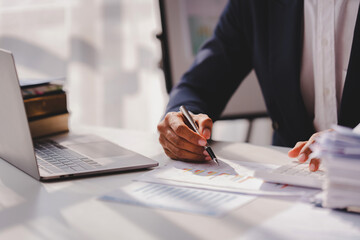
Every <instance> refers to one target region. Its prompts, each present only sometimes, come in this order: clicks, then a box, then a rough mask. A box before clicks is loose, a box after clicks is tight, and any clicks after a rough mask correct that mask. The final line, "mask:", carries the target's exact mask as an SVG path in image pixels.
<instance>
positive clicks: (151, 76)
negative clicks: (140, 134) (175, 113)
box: [0, 0, 167, 131]
mask: <svg viewBox="0 0 360 240" xmlns="http://www.w3.org/2000/svg"><path fill="white" fill-rule="evenodd" d="M157 3H158V2H157V1H154V0H1V1H0V47H1V48H4V49H8V50H10V51H12V52H13V54H14V57H15V62H16V64H17V69H18V75H19V77H20V78H57V77H66V85H65V87H66V90H67V92H68V105H69V106H68V108H69V110H70V112H71V117H70V126H74V125H76V124H89V125H99V126H108V127H121V128H129V129H138V130H146V131H151V130H154V129H156V124H157V122H158V121H159V119H160V117H161V115H162V114H163V110H164V105H165V102H166V101H167V99H166V98H167V94H166V91H165V83H164V79H163V74H162V71H161V70H160V69H159V68H158V62H159V61H160V58H161V49H160V43H159V41H158V40H157V39H156V33H157V32H160V31H161V27H160V22H159V21H160V19H159V18H158V14H157V13H158V11H159V10H158V7H157ZM154 131H155V130H154Z"/></svg>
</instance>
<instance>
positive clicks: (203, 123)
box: [194, 114, 213, 139]
mask: <svg viewBox="0 0 360 240" xmlns="http://www.w3.org/2000/svg"><path fill="white" fill-rule="evenodd" d="M194 120H195V122H196V123H197V125H198V126H199V132H200V134H201V135H202V136H203V137H204V138H206V139H209V138H210V137H211V130H212V127H213V121H212V120H211V118H209V116H208V115H206V114H198V115H195V116H194Z"/></svg>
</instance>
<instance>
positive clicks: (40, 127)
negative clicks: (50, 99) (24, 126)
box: [29, 113, 69, 138]
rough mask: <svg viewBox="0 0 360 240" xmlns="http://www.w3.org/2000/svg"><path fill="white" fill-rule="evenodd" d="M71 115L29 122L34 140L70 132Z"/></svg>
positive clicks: (65, 114)
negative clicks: (69, 121)
mask: <svg viewBox="0 0 360 240" xmlns="http://www.w3.org/2000/svg"><path fill="white" fill-rule="evenodd" d="M68 120H69V113H64V114H59V115H55V116H50V117H45V118H39V119H35V120H31V121H29V127H30V132H31V136H32V138H39V137H44V136H48V135H53V134H57V133H62V132H68V131H69V125H68Z"/></svg>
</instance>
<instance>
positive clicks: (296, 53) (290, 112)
mask: <svg viewBox="0 0 360 240" xmlns="http://www.w3.org/2000/svg"><path fill="white" fill-rule="evenodd" d="M269 2H270V3H269V66H270V69H269V71H270V76H271V78H272V79H271V82H272V83H274V84H275V88H276V89H275V92H276V99H277V105H278V106H279V109H280V111H281V115H282V116H284V119H287V120H290V121H288V122H287V123H286V125H287V127H288V129H287V130H286V131H287V132H291V133H292V134H291V135H292V136H293V137H294V138H297V139H304V140H305V139H307V138H308V137H309V136H310V135H311V134H312V133H313V132H314V127H313V124H312V119H310V118H309V117H308V114H307V111H306V108H305V104H304V101H303V98H302V95H301V91H300V69H301V57H302V48H303V15H304V2H303V0H293V1H289V0H287V1H279V0H277V1H274V0H273V1H269ZM285 116H286V117H285Z"/></svg>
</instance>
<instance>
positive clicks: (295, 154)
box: [288, 141, 306, 158]
mask: <svg viewBox="0 0 360 240" xmlns="http://www.w3.org/2000/svg"><path fill="white" fill-rule="evenodd" d="M305 144H306V141H304V142H297V143H296V145H295V147H293V148H292V149H291V150H290V151H289V152H288V156H289V157H291V158H296V157H298V156H299V153H300V151H301V149H302V148H303V147H304V145H305Z"/></svg>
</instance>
